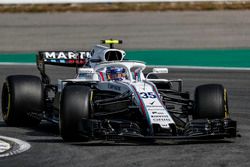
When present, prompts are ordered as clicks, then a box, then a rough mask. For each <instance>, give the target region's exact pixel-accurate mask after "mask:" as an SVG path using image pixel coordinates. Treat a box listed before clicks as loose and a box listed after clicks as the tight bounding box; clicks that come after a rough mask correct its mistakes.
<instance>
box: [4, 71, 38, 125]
mask: <svg viewBox="0 0 250 167" xmlns="http://www.w3.org/2000/svg"><path fill="white" fill-rule="evenodd" d="M42 97H43V89H42V83H41V80H40V78H39V77H37V76H31V75H11V76H8V77H7V78H6V81H5V82H4V84H3V88H2V116H3V120H4V121H5V123H6V124H7V125H9V126H36V125H38V124H39V123H40V121H41V120H40V119H39V118H37V117H36V118H35V117H31V115H30V113H32V112H33V113H40V112H42V106H43V98H42Z"/></svg>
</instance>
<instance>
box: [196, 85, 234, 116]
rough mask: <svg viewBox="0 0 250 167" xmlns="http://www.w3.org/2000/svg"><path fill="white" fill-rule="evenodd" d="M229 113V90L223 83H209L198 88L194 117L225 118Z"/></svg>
mask: <svg viewBox="0 0 250 167" xmlns="http://www.w3.org/2000/svg"><path fill="white" fill-rule="evenodd" d="M228 115H229V114H228V104H227V92H226V89H224V87H223V86H222V85H219V84H207V85H201V86H198V87H197V88H196V90H195V109H194V112H193V119H205V118H207V119H223V118H225V117H228Z"/></svg>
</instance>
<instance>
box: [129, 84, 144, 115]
mask: <svg viewBox="0 0 250 167" xmlns="http://www.w3.org/2000/svg"><path fill="white" fill-rule="evenodd" d="M131 86H132V88H133V89H134V91H135V93H136V95H137V96H138V98H139V100H140V106H141V109H142V112H143V115H144V117H145V118H147V115H146V112H145V108H144V105H143V102H142V100H141V96H140V95H139V94H138V92H137V90H136V89H135V87H134V86H133V85H131Z"/></svg>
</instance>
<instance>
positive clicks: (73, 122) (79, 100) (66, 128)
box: [59, 85, 91, 142]
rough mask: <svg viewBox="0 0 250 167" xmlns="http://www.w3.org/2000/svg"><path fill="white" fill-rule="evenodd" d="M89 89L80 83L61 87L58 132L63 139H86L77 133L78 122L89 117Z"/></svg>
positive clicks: (72, 140)
mask: <svg viewBox="0 0 250 167" xmlns="http://www.w3.org/2000/svg"><path fill="white" fill-rule="evenodd" d="M90 94H91V89H90V88H89V87H87V86H82V85H69V86H66V87H65V88H64V89H63V92H62V95H61V102H60V114H59V115H60V121H59V126H60V133H61V136H62V138H63V140H64V141H67V142H74V141H79V140H81V141H87V140H88V138H87V137H82V136H80V135H79V131H78V130H79V123H80V121H81V119H82V118H89V112H90Z"/></svg>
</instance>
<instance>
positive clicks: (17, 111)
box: [2, 40, 236, 141]
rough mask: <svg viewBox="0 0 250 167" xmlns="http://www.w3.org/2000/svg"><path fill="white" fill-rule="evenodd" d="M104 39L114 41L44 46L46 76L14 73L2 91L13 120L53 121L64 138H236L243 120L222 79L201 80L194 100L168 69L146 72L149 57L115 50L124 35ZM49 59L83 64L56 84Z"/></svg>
mask: <svg viewBox="0 0 250 167" xmlns="http://www.w3.org/2000/svg"><path fill="white" fill-rule="evenodd" d="M102 42H103V44H109V45H110V47H106V46H103V45H97V46H95V47H94V49H93V50H92V51H91V52H88V51H87V52H86V51H79V52H73V51H43V52H39V53H38V55H37V68H38V70H39V71H40V73H41V79H40V77H37V76H30V75H11V76H8V77H7V78H6V82H5V83H4V84H3V89H2V115H3V119H4V121H5V122H6V123H7V125H10V126H23V125H26V126H27V125H29V126H34V125H37V124H39V123H40V121H41V120H48V121H50V122H53V123H56V124H58V125H59V129H60V134H61V136H62V138H63V140H64V141H79V140H81V141H90V140H108V141H157V139H161V140H167V139H173V140H174V139H188V140H189V139H195V140H203V139H223V138H230V137H236V121H233V120H232V119H230V117H229V110H228V101H227V91H226V89H225V88H224V87H223V86H222V85H219V84H207V85H201V86H198V87H197V88H196V90H195V94H194V100H192V99H190V96H189V93H187V92H183V91H182V80H167V79H164V78H163V79H160V78H157V75H158V74H160V73H168V69H167V68H153V70H152V72H149V73H148V74H147V75H144V73H143V70H144V69H145V68H146V66H145V63H143V62H139V61H127V60H124V57H125V52H124V51H123V50H119V49H115V48H114V44H119V43H121V42H122V41H120V40H104V41H102ZM45 64H51V65H61V66H77V67H78V68H77V69H78V70H77V75H76V77H74V78H73V79H64V80H60V79H59V80H58V84H57V85H56V84H51V81H50V78H49V77H48V75H47V74H46V72H45ZM152 76H154V77H152ZM158 76H159V75H158ZM153 78H156V79H153ZM176 85H177V86H176Z"/></svg>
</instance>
